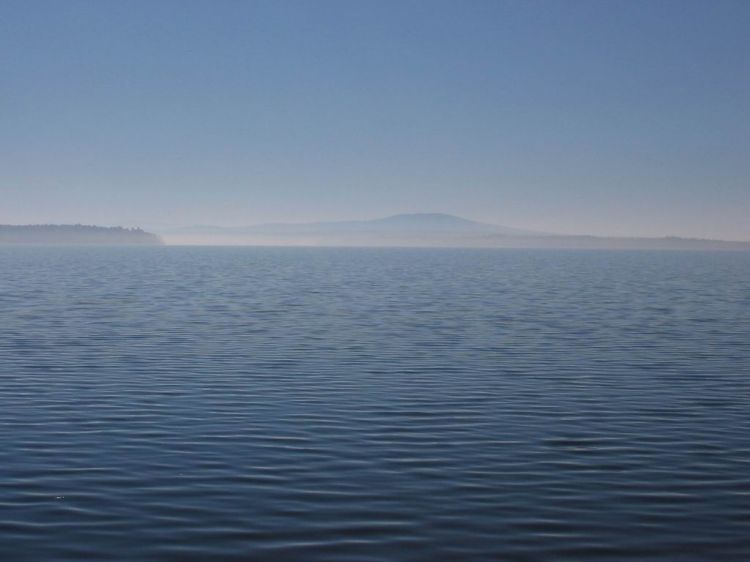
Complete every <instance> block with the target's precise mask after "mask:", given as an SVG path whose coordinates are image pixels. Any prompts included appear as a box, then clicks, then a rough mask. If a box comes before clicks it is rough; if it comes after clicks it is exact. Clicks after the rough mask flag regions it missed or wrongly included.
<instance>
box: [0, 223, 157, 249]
mask: <svg viewBox="0 0 750 562" xmlns="http://www.w3.org/2000/svg"><path fill="white" fill-rule="evenodd" d="M0 244H33V245H40V246H41V245H68V246H77V245H85V246H90V245H98V246H113V245H117V246H123V245H138V246H146V245H148V246H155V245H160V244H163V242H162V240H161V238H159V237H158V236H157V235H156V234H152V233H150V232H146V231H144V230H142V229H140V228H123V227H121V226H115V227H106V226H89V225H82V224H31V225H0Z"/></svg>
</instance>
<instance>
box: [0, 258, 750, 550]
mask: <svg viewBox="0 0 750 562" xmlns="http://www.w3.org/2000/svg"><path fill="white" fill-rule="evenodd" d="M0 429H1V430H2V431H1V432H0V559H2V560H8V561H13V562H15V561H25V560H30V561H32V560H33V561H39V560H54V561H56V562H57V561H81V560H107V561H111V560H139V561H140V560H155V561H156V560H158V561H161V560H252V561H255V560H258V561H266V560H268V561H287V560H288V561H295V562H297V561H299V562H306V561H325V562H332V561H341V562H358V561H396V562H398V561H412V560H414V561H471V562H474V561H482V560H509V561H581V560H597V561H598V560H628V561H632V560H659V561H674V560H679V561H719V560H732V561H735V560H736V561H746V560H750V254H743V253H690V252H686V253H668V252H663V253H661V252H652V253H649V252H596V251H592V252H575V251H568V252H554V251H493V250H412V249H409V250H406V249H403V250H400V249H312V248H311V249H291V248H287V249H283V248H280V249H272V248H187V247H183V248H178V247H155V248H16V247H5V248H0Z"/></svg>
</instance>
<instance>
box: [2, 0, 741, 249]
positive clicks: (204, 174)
mask: <svg viewBox="0 0 750 562" xmlns="http://www.w3.org/2000/svg"><path fill="white" fill-rule="evenodd" d="M749 132H750V2H749V1H747V0H740V1H736V2H734V1H721V0H707V1H702V2H693V1H689V0H677V1H659V0H648V1H634V0H621V1H617V2H614V1H606V0H592V1H576V0H560V1H552V0H550V1H534V0H526V1H482V0H455V1H450V2H444V1H438V0H424V1H407V0H398V1H393V2H388V1H384V0H371V1H357V0H342V1H328V0H314V1H312V0H304V1H296V2H289V1H282V0H272V1H249V0H248V1H229V0H225V1H222V0H210V1H189V0H175V1H168V0H143V1H132V0H117V1H116V0H90V1H80V0H51V1H37V0H18V1H16V0H0V223H29V222H32V223H38V222H83V223H98V224H121V225H141V226H146V227H156V226H168V225H182V224H196V223H200V224H224V225H240V224H253V223H258V222H268V221H295V222H296V221H307V220H329V219H331V220H335V219H348V218H355V219H356V218H371V217H378V216H383V215H389V214H395V213H400V212H418V211H425V212H446V213H454V214H458V215H462V216H465V217H468V218H473V219H478V220H483V221H489V222H495V223H500V224H506V225H510V226H517V227H525V228H536V229H543V230H547V231H556V232H564V233H594V234H635V235H662V234H677V235H692V236H705V237H720V238H731V239H746V240H750V150H749V149H750V134H749Z"/></svg>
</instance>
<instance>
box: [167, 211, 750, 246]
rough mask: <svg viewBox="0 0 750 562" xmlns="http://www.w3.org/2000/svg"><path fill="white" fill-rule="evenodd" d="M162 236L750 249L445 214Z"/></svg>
mask: <svg viewBox="0 0 750 562" xmlns="http://www.w3.org/2000/svg"><path fill="white" fill-rule="evenodd" d="M162 234H163V236H164V238H165V239H166V241H167V243H171V244H207V245H269V246H404V247H418V246H433V247H477V248H570V249H606V248H612V249H660V250H670V249H675V250H678V249H679V250H683V249H684V250H690V249H704V250H750V242H725V241H721V240H704V239H693V238H677V237H664V238H616V237H601V236H586V235H581V236H569V235H555V234H549V233H544V232H533V231H526V230H520V229H515V228H509V227H505V226H500V225H494V224H488V223H482V222H476V221H472V220H469V219H465V218H462V217H457V216H454V215H447V214H441V213H414V214H400V215H394V216H390V217H385V218H379V219H372V220H360V221H337V222H314V223H299V224H293V223H270V224H261V225H256V226H246V227H217V226H195V227H186V228H179V229H173V230H168V231H163V233H162Z"/></svg>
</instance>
